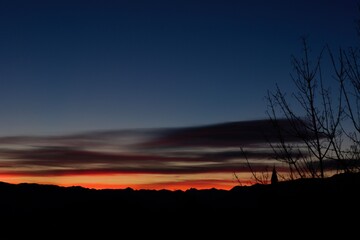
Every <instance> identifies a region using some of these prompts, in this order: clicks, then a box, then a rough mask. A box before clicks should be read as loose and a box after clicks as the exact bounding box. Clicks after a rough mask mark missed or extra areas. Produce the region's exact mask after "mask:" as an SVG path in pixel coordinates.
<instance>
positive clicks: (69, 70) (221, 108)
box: [0, 0, 359, 189]
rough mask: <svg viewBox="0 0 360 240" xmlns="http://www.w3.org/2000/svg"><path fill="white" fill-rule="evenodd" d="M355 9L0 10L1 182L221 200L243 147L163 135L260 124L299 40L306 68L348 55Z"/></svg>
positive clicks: (187, 4)
mask: <svg viewBox="0 0 360 240" xmlns="http://www.w3.org/2000/svg"><path fill="white" fill-rule="evenodd" d="M356 4H357V1H353V0H346V1H343V0H312V1H307V0H306V1H303V0H294V1H286V0H283V1H280V0H275V1H266V0H258V1H250V0H249V1H235V0H234V1H227V0H217V1H216V0H209V1H196V0H191V1H190V0H188V1H187V0H182V1H180V0H179V1H177V0H174V1H165V0H164V1H157V0H154V1H136V0H134V1H132V0H128V1H121V0H119V1H100V0H98V1H91V0H88V1H85V0H84V1H77V0H71V1H67V0H61V1H57V0H54V1H45V0H44V1H33V0H27V1H17V0H2V1H0V36H1V37H0V84H1V85H0V144H1V146H0V158H1V160H2V163H1V165H0V176H2V177H1V178H0V180H1V179H2V180H4V181H9V182H21V181H31V182H41V183H44V182H45V183H56V184H60V185H72V184H80V185H83V186H90V187H91V186H97V187H101V186H103V187H126V186H131V187H135V188H136V187H145V188H162V187H166V188H170V189H176V188H177V187H178V188H181V189H186V188H188V187H209V186H214V187H223V188H227V189H229V188H230V187H231V186H234V185H236V181H235V180H234V177H233V175H232V172H234V171H235V170H236V171H238V172H242V169H243V165H240V164H234V161H235V160H234V159H237V157H238V155H236V154H238V153H237V149H238V146H239V145H240V144H241V143H243V140H241V138H240V140H239V139H237V140H236V141H234V142H232V144H230V145H227V144H225V145H223V144H222V141H219V142H216V141H215V143H212V144H210V143H209V142H207V143H206V144H205V145H201V146H199V145H197V144H196V143H189V141H190V140H189V139H190V138H185V140H186V141H175V143H174V145H172V146H170V147H169V146H167V144H165V143H166V141H170V140H173V138H172V137H173V135H171V137H169V138H166V137H164V136H167V135H166V134H165V133H168V132H169V131H170V132H171V133H172V132H173V131H175V130H176V129H177V130H179V129H180V130H181V131H185V132H187V131H188V129H193V128H192V127H195V129H197V128H201V127H204V128H205V129H208V127H209V126H214V125H215V126H218V124H220V126H226V127H227V126H228V125H227V123H231V122H237V124H239V125H241V126H243V125H244V124H245V125H246V124H250V123H251V124H250V125H251V126H255V125H256V124H259V122H257V121H254V122H252V121H251V120H258V119H259V120H261V119H265V118H266V114H265V111H266V101H265V100H264V96H265V95H266V91H267V90H272V89H274V87H275V84H276V83H278V84H279V85H280V87H282V88H283V89H284V90H286V91H291V89H293V85H292V82H291V79H290V77H289V73H290V72H291V70H292V67H291V63H290V57H291V55H292V54H294V55H296V56H297V55H299V54H300V51H301V42H300V37H301V36H304V35H306V36H308V37H309V38H308V39H309V43H310V46H311V49H312V51H313V53H314V54H315V55H316V54H317V53H319V52H320V51H321V49H322V47H323V46H324V45H325V44H329V46H330V47H332V48H334V49H336V48H338V47H340V46H342V47H348V46H354V45H355V44H357V43H358V40H359V39H358V37H357V35H356V31H355V20H356V19H357V18H358V16H359V14H358V9H357V5H356ZM239 121H240V122H241V123H239ZM242 121H245V123H244V122H242ZM249 121H250V122H249ZM260 122H261V121H260ZM261 123H262V122H261ZM213 124H214V125H213ZM222 124H225V125H222ZM260 125H261V124H260ZM231 126H232V125H231ZM236 126H237V125H236ZM241 129H243V130H242V131H244V129H246V128H241ZM251 129H256V128H251ZM225 132H226V134H230V135H231V134H232V131H228V130H227V131H225ZM210 133H212V128H211V127H210V130H209V132H207V134H210ZM191 134H192V132H191ZM191 134H190V135H186V136H187V137H188V136H192V135H191ZM249 134H250V135H251V134H252V133H249ZM249 134H248V133H246V134H242V133H241V132H239V133H238V134H237V135H236V136H238V137H239V136H243V135H246V136H250V135H249ZM254 134H255V136H256V137H254V138H256V139H259V138H258V135H256V133H254ZM105 136H107V137H105ZM206 136H207V138H209V139H212V138H217V136H218V135H212V134H210V135H206ZM251 136H253V135H251ZM223 137H224V138H226V139H227V136H223ZM120 140H121V141H120ZM160 140H161V141H162V142H161V141H160ZM202 140H203V139H202V138H201V141H200V142H202ZM170 142H171V141H170ZM190 142H191V141H190ZM255 142H256V144H263V141H262V140H258V141H255ZM255 142H253V143H255ZM150 143H151V144H150ZM155 143H158V145H156V144H155ZM152 144H155V145H152ZM184 145H185V146H184ZM134 146H136V147H134ZM140 146H142V147H140ZM150 146H151V147H152V148H149V147H150ZM199 147H200V148H199ZM261 147H263V146H262V145H261ZM164 149H166V151H165V150H164ZM169 149H171V151H170V150H169ZM194 152H196V154H195V153H194ZM225 152H226V153H227V154H230V155H231V154H233V155H231V157H229V155H226V154H225ZM229 152H230V153H229ZM185 153H187V154H185ZM211 153H213V154H215V153H218V154H219V155H221V153H224V154H223V155H221V157H219V156H217V157H216V156H215V155H211V157H209V156H210V155H209V154H211ZM101 154H105V156H103V155H101ZM194 154H195V155H194ZM207 154H208V155H207ZM225 155H226V156H227V157H224V156H225ZM260 155H261V154H260ZM169 158H176V160H174V159H169ZM179 158H181V159H180V160H179ZM191 158H196V159H197V161H195V162H192V163H191V164H188V162H189V159H191ZM254 158H255V157H254ZM257 158H258V159H263V158H261V157H259V156H257ZM219 159H221V161H220V160H219ZM224 159H226V160H224ZM144 161H145V162H146V164H145V163H144ZM64 162H66V163H64ZM114 162H117V163H118V162H120V163H119V164H120V165H121V164H123V163H124V162H126V166H124V165H121V166H118V165H116V164H115V165H113V164H114ZM174 162H175V163H176V164H177V165H176V164H175V163H174ZM204 162H206V164H205V165H203V164H204ZM235 162H236V161H235ZM150 163H151V164H150ZM170 163H172V164H173V165H174V164H175V165H176V166H177V168H176V169H181V170H179V171H173V172H171V168H166V167H163V166H162V165H164V164H165V165H166V164H170ZM144 164H145V165H146V166H145V165H144ZM170 165H171V164H170ZM49 166H51V167H49ZM94 166H96V167H94ZM129 166H132V167H129ZM159 166H162V167H159ZM178 166H182V167H178ZM209 166H211V167H209ZM236 166H238V167H236ZM130 168H131V169H132V171H130V170H129V169H130ZM144 168H145V170H144ZM30 169H31V171H30ZM104 169H106V170H105V171H103V170H104ZM151 169H153V170H151ZM154 169H155V170H154ZM184 169H187V170H184ZM209 169H210V170H209ZM66 170H71V171H66ZM244 171H245V170H244ZM239 174H240V173H239ZM240 175H241V174H240ZM244 181H245V182H246V181H247V180H244ZM156 184H158V185H156Z"/></svg>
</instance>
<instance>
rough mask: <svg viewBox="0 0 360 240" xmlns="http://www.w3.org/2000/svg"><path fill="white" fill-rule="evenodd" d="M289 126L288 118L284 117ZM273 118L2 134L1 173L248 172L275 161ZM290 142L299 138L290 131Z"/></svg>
mask: <svg viewBox="0 0 360 240" xmlns="http://www.w3.org/2000/svg"><path fill="white" fill-rule="evenodd" d="M280 124H282V126H283V127H285V128H287V127H289V126H288V123H287V122H286V121H280ZM275 131H276V129H274V127H273V126H272V124H271V122H270V121H267V120H257V121H244V122H231V123H222V124H214V125H206V126H196V127H186V128H172V129H135V130H116V131H98V132H88V133H81V134H73V135H64V136H17V137H1V138H0V173H2V174H14V175H19V176H69V175H96V174H99V175H100V174H122V173H146V174H191V173H216V172H230V173H231V172H246V171H249V169H248V166H247V165H246V163H245V157H244V153H243V152H241V151H240V147H244V148H246V150H245V153H246V157H247V158H248V160H249V161H251V162H252V168H253V170H257V171H262V170H264V169H266V167H267V166H268V164H269V163H270V164H271V159H272V156H273V153H272V150H271V149H270V148H269V147H268V146H267V141H273V140H275V139H274V136H276V133H275ZM287 138H288V139H289V140H290V141H296V140H298V139H296V138H294V137H293V136H290V135H289V136H287Z"/></svg>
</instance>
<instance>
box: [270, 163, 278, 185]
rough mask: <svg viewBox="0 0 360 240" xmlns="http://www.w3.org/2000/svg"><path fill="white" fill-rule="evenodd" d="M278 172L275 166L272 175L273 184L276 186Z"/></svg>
mask: <svg viewBox="0 0 360 240" xmlns="http://www.w3.org/2000/svg"><path fill="white" fill-rule="evenodd" d="M278 181H279V180H278V177H277V172H276V169H275V166H274V167H273V170H272V174H271V184H276V183H277V182H278Z"/></svg>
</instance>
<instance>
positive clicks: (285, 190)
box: [0, 174, 360, 239]
mask: <svg viewBox="0 0 360 240" xmlns="http://www.w3.org/2000/svg"><path fill="white" fill-rule="evenodd" d="M359 193H360V174H340V175H335V176H333V177H330V178H326V179H322V180H321V179H305V180H296V181H289V182H279V183H277V184H275V185H254V186H250V187H234V188H233V189H232V190H230V191H224V190H216V189H209V190H196V189H190V190H187V191H167V190H161V191H152V190H132V189H123V190H94V189H86V188H81V187H58V186H53V185H38V184H26V183H24V184H16V185H15V184H8V183H3V182H0V208H1V209H0V213H1V221H2V223H1V224H2V225H0V226H3V229H6V230H9V229H14V228H15V229H28V230H26V231H27V233H29V232H35V233H38V232H41V230H39V229H43V228H44V226H46V229H48V230H49V229H56V232H57V233H59V234H60V233H63V232H64V230H68V229H69V227H70V228H71V227H72V228H75V229H76V230H81V229H83V230H85V229H86V232H88V231H89V230H95V229H96V228H97V227H98V226H99V225H101V224H102V225H103V226H104V225H106V226H109V229H113V230H114V229H116V231H120V230H121V231H124V229H125V230H128V231H130V230H129V229H131V232H132V233H133V234H142V231H143V230H144V229H143V227H144V226H152V229H157V227H159V228H163V227H164V226H165V225H166V226H168V227H170V229H178V230H179V229H182V228H186V229H189V228H196V229H199V227H200V226H203V225H202V224H205V226H207V227H206V228H207V229H214V227H215V226H216V225H218V224H221V223H224V222H226V223H230V224H232V225H236V226H237V227H240V226H241V224H242V223H244V222H248V224H249V222H250V223H251V224H252V225H253V226H254V225H256V224H257V225H259V224H263V225H265V224H271V223H274V222H277V224H278V225H279V226H284V225H286V224H289V225H290V223H291V224H292V223H293V222H294V219H295V220H299V219H305V221H304V222H303V224H304V225H301V226H302V228H306V227H309V226H308V225H309V221H310V222H311V221H314V222H316V221H317V220H318V219H326V218H327V216H329V219H332V220H333V219H334V220H336V221H339V220H340V222H342V221H349V220H348V219H346V220H341V219H339V218H336V219H335V218H334V214H339V213H341V214H346V215H353V216H354V217H355V219H358V218H359V216H360V215H359V212H360V211H359V210H360V195H359ZM184 219H185V220H184ZM349 222H350V221H349ZM356 222H358V220H356ZM110 226H112V227H110ZM121 226H122V227H123V228H121ZM124 226H125V227H124ZM141 226H142V228H141ZM294 226H295V223H294ZM296 226H299V225H296ZM9 227H10V228H9ZM136 227H139V228H138V230H133V228H136ZM59 229H60V230H61V229H62V230H61V231H60V230H59ZM119 229H120V230H119ZM141 229H143V230H141ZM231 229H232V230H234V229H233V228H231ZM315 229H316V228H315ZM228 230H230V228H229V229H228ZM26 231H25V232H26ZM144 231H145V230H144ZM11 233H12V234H23V233H24V232H23V231H17V230H12V231H11ZM6 239H7V238H6Z"/></svg>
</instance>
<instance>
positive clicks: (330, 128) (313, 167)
mask: <svg viewBox="0 0 360 240" xmlns="http://www.w3.org/2000/svg"><path fill="white" fill-rule="evenodd" d="M302 45H303V56H302V57H301V58H296V57H292V65H293V67H294V73H293V74H292V75H291V78H292V81H293V83H294V85H295V91H294V92H293V93H292V94H291V96H290V97H291V99H289V98H288V96H287V95H286V93H285V92H284V91H282V90H281V89H280V87H279V86H278V85H277V86H276V90H275V92H268V95H267V101H268V108H269V110H268V116H269V118H270V119H271V121H272V122H273V124H274V127H275V128H276V129H277V130H278V141H277V142H271V143H270V146H271V147H272V149H273V151H274V153H275V158H276V159H277V160H279V161H281V162H284V163H286V164H288V166H289V171H290V178H297V177H300V178H304V177H321V178H324V176H325V171H326V170H325V161H326V160H332V159H337V158H339V157H340V153H341V142H342V140H341V137H342V134H341V125H340V122H341V120H342V118H343V106H342V102H343V100H342V88H341V87H339V88H338V89H336V90H337V91H338V92H337V94H336V96H338V99H337V101H336V102H335V103H334V102H333V101H332V98H331V95H332V94H333V93H332V92H331V89H330V88H329V87H326V86H325V83H324V79H323V73H322V69H321V59H322V56H323V51H321V53H320V54H319V55H318V56H317V58H316V59H315V62H314V63H312V62H311V60H310V56H309V54H310V50H309V48H308V44H307V41H306V39H305V38H302ZM292 104H295V105H292ZM279 118H285V119H287V121H288V122H289V123H290V126H291V129H283V128H282V127H281V126H280V125H279V124H278V119H279ZM289 134H291V135H294V136H295V137H297V138H298V139H299V141H298V142H297V143H292V142H288V141H287V140H286V138H285V137H284V136H286V135H289Z"/></svg>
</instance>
